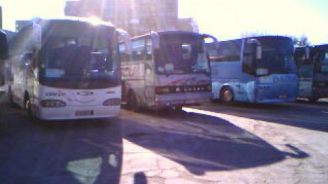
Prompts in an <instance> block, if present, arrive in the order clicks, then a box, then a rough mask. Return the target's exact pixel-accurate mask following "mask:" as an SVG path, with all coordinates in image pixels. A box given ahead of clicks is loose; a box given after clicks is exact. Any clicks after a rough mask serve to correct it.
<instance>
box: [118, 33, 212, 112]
mask: <svg viewBox="0 0 328 184" xmlns="http://www.w3.org/2000/svg"><path fill="white" fill-rule="evenodd" d="M207 37H210V36H209V35H202V34H198V33H192V32H182V31H166V32H152V33H149V34H146V35H143V36H139V37H135V38H133V39H131V45H132V46H131V51H132V52H131V54H130V55H124V54H123V55H122V58H121V59H122V61H121V72H122V88H123V89H122V94H123V97H122V99H123V102H124V103H125V104H126V106H127V108H128V109H131V110H137V109H138V108H151V109H164V108H175V109H180V108H182V106H190V105H199V104H202V103H204V102H206V101H209V100H210V95H211V75H210V67H209V61H208V57H207V55H206V52H205V44H204V39H205V38H207ZM125 47H126V44H120V52H121V53H128V52H126V48H125Z"/></svg>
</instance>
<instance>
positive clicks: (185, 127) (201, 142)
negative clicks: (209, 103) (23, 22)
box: [123, 111, 309, 175]
mask: <svg viewBox="0 0 328 184" xmlns="http://www.w3.org/2000/svg"><path fill="white" fill-rule="evenodd" d="M126 113H130V112H126ZM146 114H147V115H146ZM149 116H152V118H150V117H149ZM154 119H155V120H154ZM123 126H124V133H123V134H124V138H125V139H128V140H129V141H131V142H133V143H135V144H137V145H140V146H142V147H144V148H146V149H150V150H152V151H154V152H156V153H158V154H160V155H162V156H164V157H166V158H169V159H171V160H173V161H175V162H177V163H179V164H182V165H183V166H184V167H186V168H187V169H188V170H189V171H190V172H192V173H193V174H197V175H202V174H204V173H205V172H207V171H223V170H235V169H243V168H252V167H259V166H264V165H269V164H273V163H277V162H280V161H282V160H284V159H285V158H286V157H294V158H300V159H302V158H306V157H308V156H309V155H308V154H307V153H305V152H303V151H302V150H299V149H297V148H296V147H294V146H292V145H286V147H288V148H289V150H290V152H282V151H279V150H277V149H276V148H275V147H273V146H271V145H270V144H268V143H267V142H265V141H264V140H262V139H261V138H259V137H257V136H255V135H254V134H251V133H249V132H247V131H245V130H243V129H241V128H239V127H236V126H234V125H233V124H231V123H230V122H228V121H225V120H223V119H220V118H217V117H212V116H207V115H202V114H196V113H187V112H184V111H166V112H162V113H155V112H151V111H144V112H142V113H141V114H134V116H133V119H132V118H129V115H126V116H125V117H124V125H123Z"/></svg>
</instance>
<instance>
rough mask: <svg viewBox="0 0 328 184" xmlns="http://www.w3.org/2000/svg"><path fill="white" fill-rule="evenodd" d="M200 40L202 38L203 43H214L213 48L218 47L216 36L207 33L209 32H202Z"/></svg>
mask: <svg viewBox="0 0 328 184" xmlns="http://www.w3.org/2000/svg"><path fill="white" fill-rule="evenodd" d="M202 40H204V43H205V45H210V44H214V49H215V50H217V49H218V39H217V38H216V37H214V36H212V35H209V34H203V35H202ZM205 48H206V47H205Z"/></svg>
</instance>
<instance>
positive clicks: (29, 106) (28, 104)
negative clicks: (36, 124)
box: [24, 96, 34, 121]
mask: <svg viewBox="0 0 328 184" xmlns="http://www.w3.org/2000/svg"><path fill="white" fill-rule="evenodd" d="M24 104H25V105H24V108H25V110H26V113H27V116H28V118H29V119H30V120H31V121H34V116H33V112H32V103H31V100H30V98H29V97H28V96H27V97H26V98H25V103H24Z"/></svg>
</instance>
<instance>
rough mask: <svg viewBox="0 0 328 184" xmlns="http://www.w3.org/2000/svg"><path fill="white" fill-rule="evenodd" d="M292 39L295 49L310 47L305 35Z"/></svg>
mask: <svg viewBox="0 0 328 184" xmlns="http://www.w3.org/2000/svg"><path fill="white" fill-rule="evenodd" d="M292 39H293V42H294V45H295V46H296V47H304V46H309V45H310V42H309V39H308V37H307V36H306V35H302V36H300V37H296V36H293V37H292Z"/></svg>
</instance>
